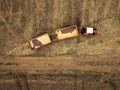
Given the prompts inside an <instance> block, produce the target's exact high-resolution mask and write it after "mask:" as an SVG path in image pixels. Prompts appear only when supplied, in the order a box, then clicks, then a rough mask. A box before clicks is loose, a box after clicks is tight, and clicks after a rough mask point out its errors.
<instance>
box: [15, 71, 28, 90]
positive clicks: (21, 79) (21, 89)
mask: <svg viewBox="0 0 120 90" xmlns="http://www.w3.org/2000/svg"><path fill="white" fill-rule="evenodd" d="M16 82H17V85H18V90H30V88H29V83H28V80H27V76H26V75H25V74H23V73H20V74H18V75H17V81H16Z"/></svg>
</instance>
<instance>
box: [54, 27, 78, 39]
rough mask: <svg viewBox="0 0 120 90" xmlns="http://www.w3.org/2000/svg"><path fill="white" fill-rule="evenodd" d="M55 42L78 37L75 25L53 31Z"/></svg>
mask: <svg viewBox="0 0 120 90" xmlns="http://www.w3.org/2000/svg"><path fill="white" fill-rule="evenodd" d="M55 34H56V38H57V40H63V39H67V38H71V37H76V36H79V32H78V28H77V26H76V25H73V26H70V27H66V28H61V29H57V30H55Z"/></svg>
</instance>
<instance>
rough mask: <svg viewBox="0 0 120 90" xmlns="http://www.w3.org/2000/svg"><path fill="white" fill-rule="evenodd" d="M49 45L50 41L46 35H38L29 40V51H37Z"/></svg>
mask: <svg viewBox="0 0 120 90" xmlns="http://www.w3.org/2000/svg"><path fill="white" fill-rule="evenodd" d="M50 43H51V39H50V37H49V35H48V34H47V33H45V34H43V35H40V36H38V37H36V38H34V39H32V40H29V45H30V48H31V49H38V48H41V47H43V46H45V45H47V44H50Z"/></svg>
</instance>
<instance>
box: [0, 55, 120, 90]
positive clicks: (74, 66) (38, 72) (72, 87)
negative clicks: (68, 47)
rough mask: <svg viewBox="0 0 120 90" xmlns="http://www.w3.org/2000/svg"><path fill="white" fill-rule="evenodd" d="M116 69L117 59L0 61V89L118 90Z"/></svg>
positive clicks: (119, 72)
mask: <svg viewBox="0 0 120 90" xmlns="http://www.w3.org/2000/svg"><path fill="white" fill-rule="evenodd" d="M88 58H89V59H88ZM119 68H120V59H119V57H111V58H99V59H98V58H96V57H95V58H94V57H86V58H83V57H82V58H80V57H77V58H75V57H74V58H73V57H57V58H56V57H51V58H49V57H46V58H43V57H32V58H30V57H17V58H0V89H1V90H8V88H9V90H120V86H119V84H120V69H119Z"/></svg>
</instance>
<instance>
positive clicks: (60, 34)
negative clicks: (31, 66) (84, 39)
mask: <svg viewBox="0 0 120 90" xmlns="http://www.w3.org/2000/svg"><path fill="white" fill-rule="evenodd" d="M80 33H81V34H83V35H84V36H89V35H98V34H99V30H98V29H96V28H94V27H88V26H84V27H83V28H82V30H81V32H79V30H78V27H77V25H73V26H69V27H65V28H60V29H57V30H54V32H53V33H52V34H50V35H49V34H48V33H45V34H42V35H40V36H38V37H36V38H33V39H31V40H29V45H30V48H31V49H38V48H41V47H43V46H45V45H48V44H50V43H52V42H54V41H60V40H64V39H68V38H72V37H77V36H79V35H80Z"/></svg>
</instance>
